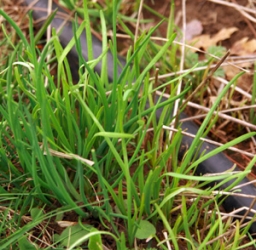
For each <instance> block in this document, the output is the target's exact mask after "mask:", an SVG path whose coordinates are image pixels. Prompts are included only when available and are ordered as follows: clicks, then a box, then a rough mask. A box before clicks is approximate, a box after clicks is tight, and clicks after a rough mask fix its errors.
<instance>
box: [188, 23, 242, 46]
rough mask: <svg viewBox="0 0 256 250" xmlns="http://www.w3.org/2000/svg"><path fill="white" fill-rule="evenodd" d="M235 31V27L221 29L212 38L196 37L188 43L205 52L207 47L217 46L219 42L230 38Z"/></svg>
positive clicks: (208, 36) (206, 36)
mask: <svg viewBox="0 0 256 250" xmlns="http://www.w3.org/2000/svg"><path fill="white" fill-rule="evenodd" d="M237 30H238V29H237V28H236V27H231V28H223V29H221V30H220V31H219V32H218V33H216V34H215V35H213V36H212V37H211V36H210V35H201V36H196V37H195V38H194V39H192V40H191V41H190V43H192V44H193V46H194V47H196V48H198V49H204V50H207V49H208V48H209V47H211V46H215V45H217V44H218V43H219V42H220V41H223V40H226V39H228V38H230V36H231V35H232V34H233V33H234V32H236V31H237Z"/></svg>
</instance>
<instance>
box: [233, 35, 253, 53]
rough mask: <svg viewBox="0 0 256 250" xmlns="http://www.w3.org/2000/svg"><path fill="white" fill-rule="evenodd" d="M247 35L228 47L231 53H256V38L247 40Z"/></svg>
mask: <svg viewBox="0 0 256 250" xmlns="http://www.w3.org/2000/svg"><path fill="white" fill-rule="evenodd" d="M248 39H249V38H248V37H244V38H242V39H241V40H239V41H237V42H236V43H235V44H234V45H233V46H232V48H231V49H230V51H231V54H232V55H237V56H248V55H253V54H255V53H256V39H252V40H249V41H248Z"/></svg>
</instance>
